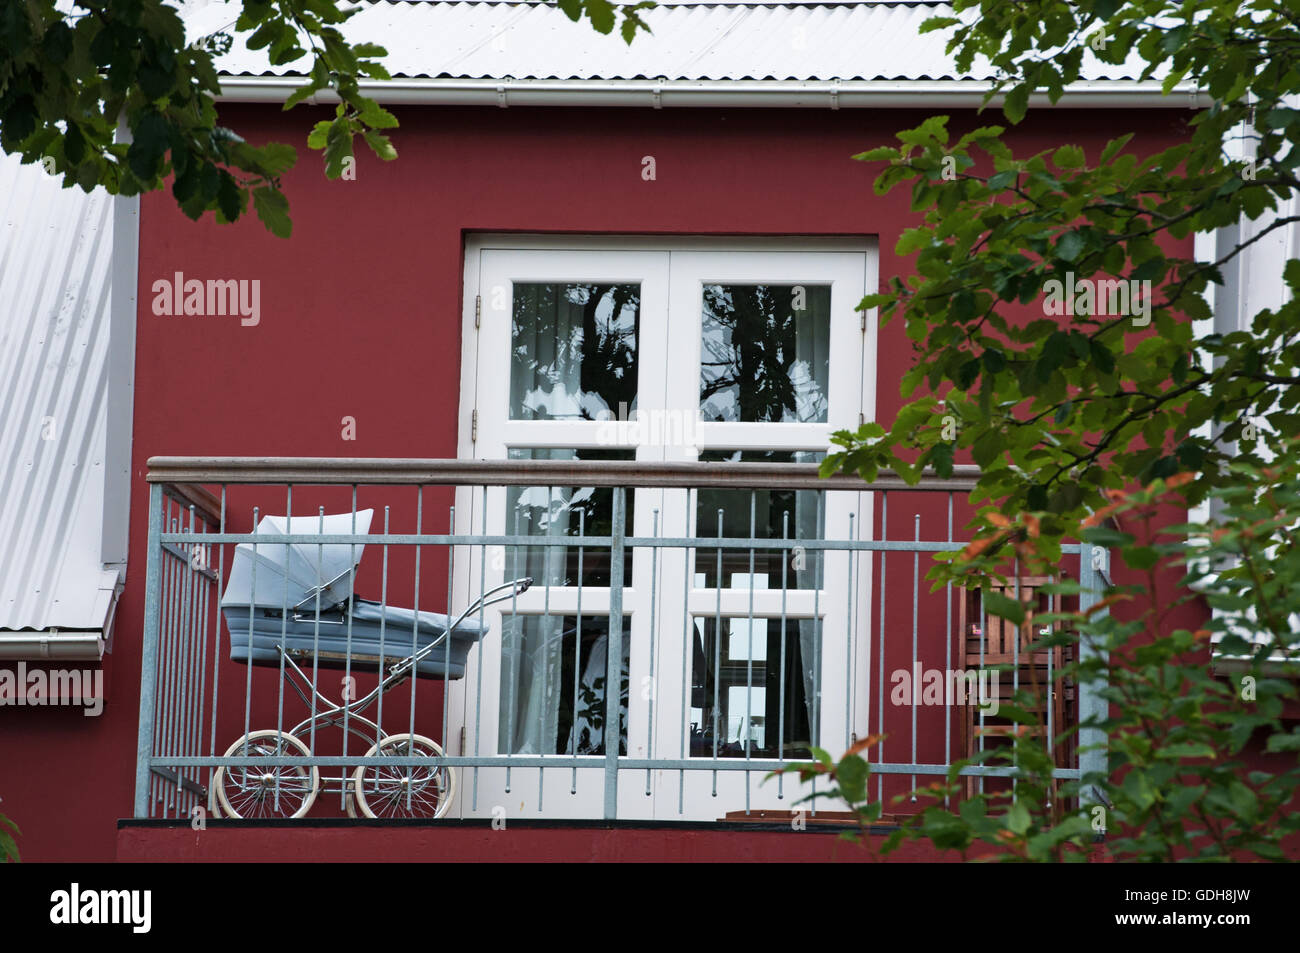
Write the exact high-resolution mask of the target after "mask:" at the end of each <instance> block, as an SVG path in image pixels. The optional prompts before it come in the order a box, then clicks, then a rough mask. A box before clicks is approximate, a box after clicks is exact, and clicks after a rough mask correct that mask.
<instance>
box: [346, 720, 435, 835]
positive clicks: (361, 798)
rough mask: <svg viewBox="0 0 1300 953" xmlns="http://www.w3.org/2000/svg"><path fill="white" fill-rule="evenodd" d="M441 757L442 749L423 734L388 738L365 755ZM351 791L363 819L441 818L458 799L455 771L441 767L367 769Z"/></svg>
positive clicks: (359, 774)
mask: <svg viewBox="0 0 1300 953" xmlns="http://www.w3.org/2000/svg"><path fill="white" fill-rule="evenodd" d="M386 755H387V756H391V757H411V756H414V757H425V758H440V757H442V748H440V747H439V746H438V744H437V742H435V741H433V740H432V739H430V738H426V737H424V735H411V734H405V733H404V734H398V735H389V736H388V737H387V738H385V739H383V741H381V742H379V744H377V745H374V746H373V747H371V749H370V750H369V751H367V752H366V757H367V758H374V757H383V756H386ZM352 792H353V794H355V795H356V799H357V808H358V809H359V810H360V811H361V815H362V816H363V817H375V818H393V817H421V818H427V819H435V818H439V817H442V816H443V815H444V814H446V813H447V811H448V810H450V808H451V802H452V799H453V798H454V797H455V796H456V771H455V769H453V768H449V767H443V766H441V765H430V766H429V767H427V768H426V767H423V766H408V765H394V766H393V767H391V768H389V767H366V766H365V765H361V766H360V767H358V768H357V770H356V773H355V775H354V776H353V782H352Z"/></svg>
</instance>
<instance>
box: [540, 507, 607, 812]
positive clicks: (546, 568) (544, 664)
mask: <svg viewBox="0 0 1300 953" xmlns="http://www.w3.org/2000/svg"><path fill="white" fill-rule="evenodd" d="M555 490H556V488H555V487H554V486H548V487H547V488H546V514H547V515H546V536H547V538H548V539H554V538H555V535H556V534H555V527H556V526H558V525H559V522H560V521H559V520H557V519H556V518H555V514H556V510H555V506H554V504H555V503H556V493H555ZM570 498H572V494H570ZM559 503H560V505H561V506H564V500H563V498H562V496H561V499H560V500H559ZM557 548H558V547H555V546H544V547H542V573H543V575H545V576H546V581H545V583H544V585H543V591H542V626H541V629H542V652H541V655H540V665H539V667H540V668H541V670H542V698H543V700H545V699H548V698H550V684H549V682H550V667H551V643H552V641H553V639H552V635H553V633H554V631H555V623H554V621H553V620H552V619H551V560H552V559H554V558H555V552H554V551H555V550H556V549H557ZM563 651H564V621H563V617H561V621H560V652H559V653H557V657H561V658H562V657H563ZM606 688H607V689H608V686H606ZM537 707H538V712H537V721H538V731H537V737H538V739H539V741H538V746H537V750H538V752H539V753H541V754H549V753H550V752H549V751H547V750H546V748H545V744H546V718H547V714H548V712H547V707H548V706H547V705H546V703H545V701H543V703H542V704H541V705H538V706H537ZM573 714H574V718H573V729H576V728H577V726H578V719H577V715H578V713H577V712H576V711H575V712H574V713H573ZM573 729H571V730H573ZM545 783H546V768H544V767H542V768H538V769H537V813H538V814H540V813H542V795H543V792H544V785H545Z"/></svg>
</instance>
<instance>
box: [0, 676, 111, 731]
mask: <svg viewBox="0 0 1300 953" xmlns="http://www.w3.org/2000/svg"><path fill="white" fill-rule="evenodd" d="M5 705H18V706H25V705H31V706H46V705H58V706H63V705H80V706H81V707H82V708H84V709H85V711H84V712H82V714H84V715H86V716H87V717H88V718H94V717H96V716H98V715H100V714H101V713H103V711H104V671H103V669H98V668H96V669H88V668H51V669H46V668H35V669H32V670H31V671H28V670H27V663H26V662H19V663H18V666H17V668H16V669H8V668H5V669H0V706H5Z"/></svg>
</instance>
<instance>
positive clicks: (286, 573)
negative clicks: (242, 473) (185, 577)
mask: <svg viewBox="0 0 1300 953" xmlns="http://www.w3.org/2000/svg"><path fill="white" fill-rule="evenodd" d="M374 515H375V511H374V510H372V509H371V510H358V511H357V512H356V514H355V520H356V523H355V529H354V528H353V527H354V523H353V519H354V516H353V514H352V513H338V514H334V515H330V516H324V517H322V516H294V517H290V518H286V517H283V516H264V517H262V521H261V522H260V523H258V524H257V528H256V529H255V530H254V531H253V535H255V536H265V537H267V541H266V543H258V544H256V546H254V544H252V543H240V544H238V545H237V546H236V547H235V558H234V560H233V561H232V563H231V566H230V577H229V579H228V580H227V582H226V591H225V592H224V593H222V596H221V605H222V607H223V608H226V607H234V606H242V607H244V608H248V607H249V606H252V607H254V608H262V609H279V610H286V609H292V608H293V607H294V606H297V605H298V604H299V603H303V602H304V600H308V599H309V600H310V605H304V607H303V608H304V610H306V609H308V608H312V609H314V607H315V603H316V591H317V588H318V587H319V589H320V605H321V607H322V609H323V608H325V607H328V606H334V605H337V604H338V603H340V602H346V601H347V600H348V599H349V598H351V596H352V585H353V581H354V578H355V576H356V567H357V564H358V563H359V562H360V561H361V554H362V551H363V550H364V549H365V544H363V543H324V544H322V543H290V544H285V543H281V542H277V538H278V537H283V536H303V535H313V536H315V535H326V536H331V535H351V534H353V533H355V534H357V535H364V534H366V533H369V532H370V522H371V519H372V518H373V517H374Z"/></svg>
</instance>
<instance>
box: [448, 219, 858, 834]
mask: <svg viewBox="0 0 1300 953" xmlns="http://www.w3.org/2000/svg"><path fill="white" fill-rule="evenodd" d="M875 284H876V274H875V257H874V253H873V252H872V251H871V249H870V248H869V247H866V246H865V245H864V244H862V243H858V244H857V245H855V244H853V243H845V242H838V243H835V242H824V241H817V240H809V239H799V240H793V239H792V240H789V241H786V242H781V243H775V242H768V241H752V242H743V241H732V242H728V243H720V242H703V241H687V240H631V239H628V240H611V239H608V238H602V239H592V240H574V239H542V238H535V239H534V238H521V237H518V236H509V237H505V238H501V239H481V240H473V241H471V242H470V243H469V244H468V245H467V250H466V264H465V299H466V307H465V316H464V334H463V350H462V368H463V371H462V390H461V408H460V410H461V428H460V432H461V440H460V447H459V453H460V456H461V457H462V458H475V459H495V460H504V459H562V460H582V461H602V460H638V461H693V460H712V461H767V462H813V461H816V460H819V459H820V458H821V456H822V455H823V454H824V453H825V452H826V450H827V448H828V446H829V439H828V438H829V435H830V433H831V432H832V431H834V430H838V429H843V428H853V427H856V426H857V425H858V423H859V422H860V421H861V420H863V419H866V420H870V419H873V411H874V385H875V380H874V363H875V336H874V322H865V321H864V320H863V317H862V315H861V313H859V312H857V311H856V310H855V309H856V307H857V305H858V302H859V301H860V300H861V298H862V296H863V295H864V294H865V293H867V292H868V291H871V290H874V288H875ZM612 499H613V491H612V490H609V489H599V488H590V487H587V488H583V487H550V488H547V487H535V488H509V489H498V490H489V491H488V492H487V494H486V495H483V494H481V493H480V492H471V491H468V490H466V491H462V492H461V493H460V494H459V495H458V499H457V530H458V532H475V533H480V532H483V530H484V528H486V531H487V532H488V533H489V534H510V535H552V536H566V535H569V536H577V535H579V534H580V533H583V534H586V535H588V536H593V535H595V536H600V535H606V534H608V533H609V531H610V521H611V520H612V519H613V517H614V514H613V511H612ZM627 510H628V513H627V517H628V519H627V528H628V530H629V531H630V532H631V533H632V534H634V535H637V536H643V537H649V536H655V535H658V536H669V537H688V538H693V539H698V540H699V543H698V545H697V546H696V547H694V548H693V549H692V550H691V551H687V550H685V549H682V548H672V549H662V550H659V551H658V554H657V556H652V554H651V552H650V551H649V550H646V549H637V550H635V551H629V553H628V556H627V558H626V560H625V561H624V567H623V568H624V580H625V588H624V591H623V607H624V626H623V632H621V633H618V634H617V637H618V638H621V640H622V646H623V652H622V657H623V659H624V661H625V676H624V677H625V680H626V681H625V684H624V685H622V686H620V688H621V691H622V693H623V695H624V696H625V698H626V700H625V701H624V702H623V711H624V714H623V717H622V719H621V722H622V723H621V724H620V726H619V728H618V729H617V730H618V744H619V750H620V753H623V754H627V755H628V756H629V757H631V758H634V759H645V758H651V757H653V758H674V759H675V758H683V759H686V758H704V759H708V758H713V757H714V756H715V755H716V756H717V757H720V758H731V757H744V756H745V755H746V753H748V755H749V756H750V757H753V758H776V757H778V756H784V757H786V758H795V757H804V756H806V754H807V747H808V744H809V743H810V742H812V743H816V744H819V745H821V746H823V747H827V748H829V749H832V750H834V749H836V748H837V747H841V746H843V745H845V744H847V743H848V742H849V740H850V737H851V736H852V735H854V734H862V733H864V732H865V727H866V717H867V711H868V699H867V698H866V695H865V689H866V685H867V679H866V677H865V666H866V660H867V656H868V651H869V641H868V636H869V630H868V627H867V622H868V619H867V612H866V607H867V606H868V605H869V603H870V598H869V592H868V589H869V561H868V559H867V558H866V557H865V556H861V555H859V556H857V557H854V558H853V559H850V558H849V557H848V556H847V555H846V554H844V553H836V554H832V555H829V556H825V557H823V556H822V554H820V553H818V552H816V551H809V552H808V553H807V554H806V555H800V557H799V558H797V559H794V560H792V559H791V558H790V556H789V553H787V552H783V551H779V550H767V551H764V550H762V549H758V550H757V551H756V552H755V553H754V555H753V558H752V559H751V556H750V554H749V552H748V551H746V552H744V553H738V552H735V551H721V552H720V551H719V550H718V549H716V548H714V549H712V550H711V549H709V548H708V539H709V538H713V537H717V536H718V534H719V532H721V533H722V535H723V536H725V537H751V536H752V537H755V538H759V539H763V538H776V539H780V538H782V537H783V536H786V537H790V538H794V537H801V538H804V539H816V538H828V539H835V538H841V539H843V538H849V533H852V534H853V536H854V537H858V538H861V537H864V536H866V535H868V534H869V533H870V529H871V528H870V508H869V505H868V494H865V493H849V492H837V493H826V494H822V493H818V492H809V491H804V492H794V491H786V492H782V491H771V492H768V491H760V492H754V493H751V492H750V491H749V490H720V489H708V488H682V489H668V490H662V489H636V490H635V491H634V492H628V494H627ZM609 562H610V561H609V554H608V552H607V551H602V550H600V549H593V548H589V547H588V548H582V549H581V550H580V549H579V547H577V546H572V547H568V548H567V549H565V548H558V547H543V546H536V547H519V548H518V549H517V550H515V551H503V550H501V549H497V550H496V551H494V550H493V549H492V548H491V547H489V548H488V550H487V553H486V555H485V558H484V559H483V560H480V558H479V555H478V553H477V551H476V552H475V553H474V554H473V558H471V559H466V560H461V563H463V565H458V566H457V570H458V585H459V587H460V593H459V595H460V598H461V601H462V604H463V600H464V599H465V598H467V597H468V596H469V594H470V593H472V592H477V591H478V588H479V584H480V579H483V578H486V580H487V584H488V585H491V584H492V582H493V581H494V580H500V579H504V578H513V577H517V576H523V575H528V576H532V577H533V579H534V580H535V584H534V588H533V589H532V590H531V591H530V592H528V593H526V594H525V595H524V596H523V597H521V598H520V599H519V600H518V603H517V604H515V605H513V606H512V605H509V604H507V605H505V606H502V607H501V608H502V610H503V611H502V612H499V613H494V614H493V617H492V618H491V619H489V621H490V622H491V624H492V626H493V633H494V634H493V635H492V636H490V637H489V638H488V639H487V640H486V642H485V643H484V648H483V652H482V656H481V664H480V663H479V662H475V664H474V665H473V667H472V669H471V670H470V671H469V672H468V673H467V676H466V678H465V679H464V680H463V681H461V682H459V683H455V684H454V685H453V686H452V696H451V704H450V709H451V712H452V714H451V717H452V725H451V728H452V730H453V731H452V733H453V734H455V733H456V730H457V729H459V728H461V727H463V728H464V738H465V743H464V747H463V749H461V750H453V753H455V754H461V753H464V754H474V753H476V752H477V753H478V754H506V753H510V754H518V755H539V754H540V755H547V754H549V755H566V756H568V755H578V756H586V755H593V756H601V755H604V754H605V752H606V750H607V748H606V746H607V745H608V744H612V743H614V738H613V736H614V731H615V729H614V728H613V726H608V727H607V726H605V725H604V724H603V719H602V718H601V717H600V714H601V713H602V712H603V708H604V693H605V684H604V683H605V671H606V669H605V660H606V657H607V656H606V651H607V648H608V646H609V639H610V636H611V633H610V632H609V617H608V613H609V605H610V589H609V586H610V570H611V566H610V564H609ZM751 618H752V621H751ZM599 767H600V766H599V762H596V763H595V764H594V766H593V770H591V771H578V772H577V773H576V777H575V776H574V773H572V772H571V771H570V770H568V769H548V770H547V771H546V774H545V777H544V780H543V782H542V783H541V784H540V785H539V782H538V772H537V769H535V768H530V769H515V770H514V771H512V775H513V777H512V778H511V782H510V794H509V795H508V796H507V795H506V794H505V793H504V791H505V786H506V783H505V778H504V772H503V771H498V770H496V769H492V770H487V769H482V770H480V772H479V781H478V785H479V791H478V797H477V804H474V803H473V800H474V797H473V781H472V774H473V772H472V771H471V770H467V771H466V773H465V778H464V781H463V783H462V784H461V785H460V791H461V793H460V804H459V812H460V814H461V815H462V816H473V815H490V814H491V812H492V810H493V808H494V807H497V806H504V807H506V809H507V813H508V814H509V815H510V816H518V815H520V814H523V815H528V814H532V815H533V816H538V815H539V814H540V815H541V816H548V817H554V816H561V817H563V816H573V817H591V816H599V815H600V810H601V796H602V793H603V784H604V782H603V775H602V774H601V772H600V769H599ZM717 775H718V777H716V778H715V777H713V772H710V771H696V772H686V773H685V774H684V775H683V774H681V773H680V772H678V771H676V770H663V771H653V772H651V777H650V778H649V780H648V781H647V779H646V772H645V771H644V770H638V771H625V772H623V773H622V776H621V777H620V783H619V814H620V816H623V817H658V818H665V819H671V818H691V819H713V818H717V817H720V816H722V815H724V814H725V813H726V812H727V811H730V810H737V809H741V808H743V807H744V806H745V798H746V793H745V787H746V785H747V784H748V787H749V803H750V804H751V806H759V807H762V806H768V807H789V806H790V798H789V793H790V791H789V789H788V788H787V791H786V794H787V796H786V798H785V799H778V798H777V797H776V793H777V786H776V784H775V783H774V782H769V783H768V784H766V785H763V784H759V783H758V781H757V780H756V779H750V780H749V781H746V779H745V777H744V775H743V774H742V773H729V772H717ZM647 786H648V787H649V789H650V794H649V795H647V794H646V789H647ZM575 789H576V791H577V793H576V794H575V793H573V791H574V790H575ZM715 790H716V791H717V793H716V795H715V793H714V792H715ZM507 801H508V802H509V803H508V804H507V803H506V802H507ZM539 805H540V807H541V810H540V811H539Z"/></svg>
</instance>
